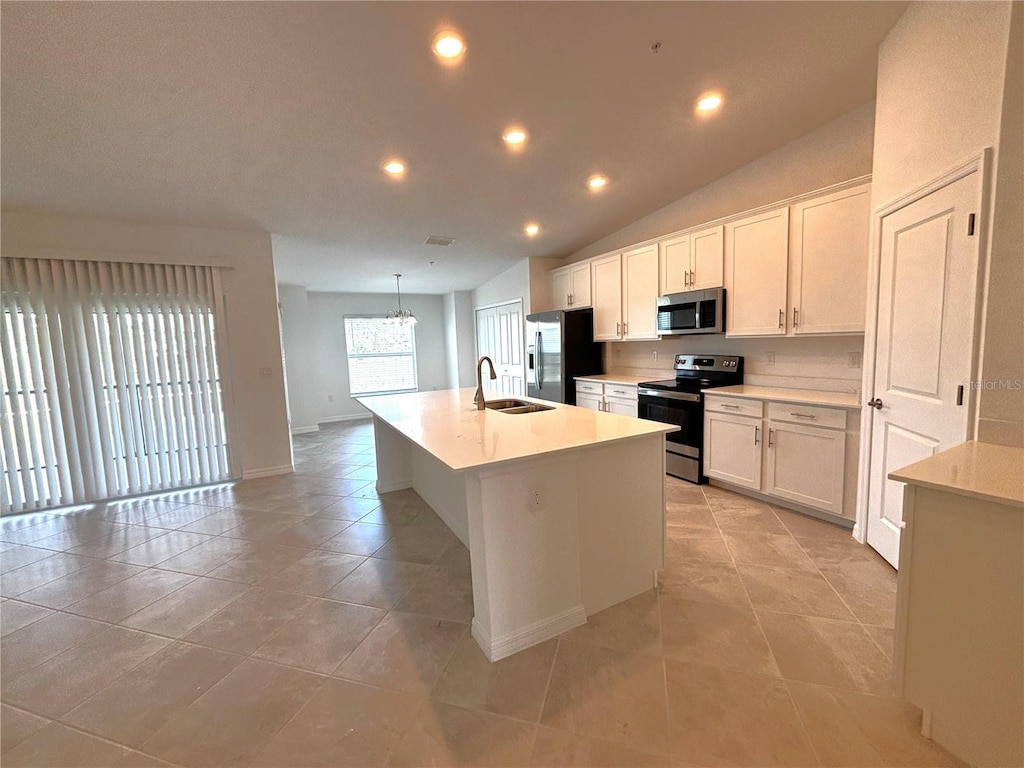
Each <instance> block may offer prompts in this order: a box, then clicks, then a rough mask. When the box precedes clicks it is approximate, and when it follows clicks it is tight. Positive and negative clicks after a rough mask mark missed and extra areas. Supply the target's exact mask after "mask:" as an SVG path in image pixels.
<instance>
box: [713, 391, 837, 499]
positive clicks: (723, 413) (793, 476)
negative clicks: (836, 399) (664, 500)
mask: <svg viewBox="0 0 1024 768" xmlns="http://www.w3.org/2000/svg"><path fill="white" fill-rule="evenodd" d="M846 420H847V415H846V412H845V411H844V410H842V409H838V408H823V407H820V406H793V405H787V404H784V403H776V402H768V403H767V412H766V413H765V403H762V402H761V401H759V400H749V399H739V398H728V397H721V396H711V395H707V396H705V408H704V474H706V475H707V476H708V477H713V478H715V479H716V480H721V481H722V482H726V483H729V484H731V485H735V486H739V487H741V488H750V489H752V490H755V491H760V492H762V493H764V494H767V495H769V496H775V497H777V498H780V499H787V500H789V501H792V502H795V503H797V504H800V505H802V506H805V507H810V508H812V509H816V510H820V511H822V512H828V513H830V514H833V515H843V514H844V497H845V495H846V494H845V490H846V487H845V486H846V483H845V480H846V476H847V472H848V469H849V468H848V467H847V462H846V441H847V429H846ZM848 512H849V514H847V515H846V516H850V515H852V509H851V510H848Z"/></svg>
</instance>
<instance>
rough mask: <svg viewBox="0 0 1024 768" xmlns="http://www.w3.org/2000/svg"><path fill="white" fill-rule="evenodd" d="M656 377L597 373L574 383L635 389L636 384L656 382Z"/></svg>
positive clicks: (669, 374)
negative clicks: (600, 383)
mask: <svg viewBox="0 0 1024 768" xmlns="http://www.w3.org/2000/svg"><path fill="white" fill-rule="evenodd" d="M673 375H674V374H672V373H671V372H669V373H666V374H665V375H664V376H662V377H661V378H663V379H668V378H671V377H672V376H673ZM657 380H658V377H657V376H636V375H634V374H629V373H597V374H594V375H593V376H577V377H576V381H603V382H604V383H606V384H625V385H627V386H630V387H635V386H636V385H637V384H642V383H643V382H645V381H657Z"/></svg>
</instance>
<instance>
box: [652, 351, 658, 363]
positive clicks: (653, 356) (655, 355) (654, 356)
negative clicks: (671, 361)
mask: <svg viewBox="0 0 1024 768" xmlns="http://www.w3.org/2000/svg"><path fill="white" fill-rule="evenodd" d="M657 359H658V350H656V349H652V350H651V360H657Z"/></svg>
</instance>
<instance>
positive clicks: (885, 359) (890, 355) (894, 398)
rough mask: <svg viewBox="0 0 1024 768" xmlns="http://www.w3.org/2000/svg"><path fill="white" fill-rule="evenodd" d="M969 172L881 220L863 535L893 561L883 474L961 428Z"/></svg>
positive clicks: (964, 421)
mask: <svg viewBox="0 0 1024 768" xmlns="http://www.w3.org/2000/svg"><path fill="white" fill-rule="evenodd" d="M979 176H980V174H979V173H978V172H977V171H974V172H972V173H970V174H968V175H966V176H964V177H962V178H960V179H959V180H957V181H954V182H952V183H950V184H948V185H946V186H944V187H941V188H940V189H938V190H936V191H935V192H932V193H931V194H929V195H926V196H925V197H922V198H920V199H919V200H917V201H916V202H913V203H910V204H909V205H907V206H905V207H903V208H900V209H898V210H896V211H895V212H893V213H891V214H889V215H887V216H885V217H884V218H883V219H882V222H881V261H880V269H879V289H878V321H877V322H878V324H877V342H876V350H875V361H874V366H875V379H874V391H873V392H872V393H871V402H870V403H869V405H871V406H872V408H873V409H874V410H873V412H872V421H873V423H872V425H871V460H870V469H869V473H870V474H869V478H868V514H867V540H868V544H870V545H871V546H872V547H874V548H875V549H876V550H878V552H879V554H881V555H882V557H884V558H885V559H886V560H888V561H889V562H890V563H892V565H893V567H899V541H900V531H901V530H902V528H903V483H899V482H896V481H894V480H889V479H888V475H889V473H890V472H892V471H893V470H895V469H899V468H900V467H904V466H906V465H908V464H912V463H914V462H916V461H920V460H921V459H924V458H927V457H928V456H931V455H933V454H935V453H938V452H939V451H943V450H945V449H947V448H952V447H953V446H954V445H957V444H959V443H962V442H963V441H964V440H966V439H967V437H968V427H969V410H970V392H971V390H970V386H969V384H970V378H971V365H972V359H973V357H974V338H975V333H974V328H975V305H976V298H975V297H976V295H977V275H978V242H979V240H980V239H981V237H980V236H979V235H978V234H977V232H976V230H977V228H980V226H981V217H980V216H974V214H976V212H977V211H978V200H979V197H980V179H979ZM972 219H977V221H975V222H974V223H973V224H972V223H971V220H972Z"/></svg>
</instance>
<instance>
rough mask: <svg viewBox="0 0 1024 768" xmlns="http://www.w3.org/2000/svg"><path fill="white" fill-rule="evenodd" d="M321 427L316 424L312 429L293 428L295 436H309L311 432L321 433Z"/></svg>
mask: <svg viewBox="0 0 1024 768" xmlns="http://www.w3.org/2000/svg"><path fill="white" fill-rule="evenodd" d="M319 431H320V425H319V424H314V425H313V426H312V427H292V434H293V435H308V434H310V433H311V432H319Z"/></svg>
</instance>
